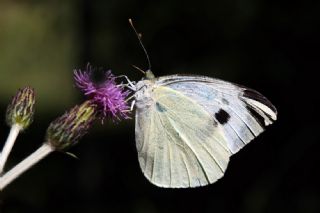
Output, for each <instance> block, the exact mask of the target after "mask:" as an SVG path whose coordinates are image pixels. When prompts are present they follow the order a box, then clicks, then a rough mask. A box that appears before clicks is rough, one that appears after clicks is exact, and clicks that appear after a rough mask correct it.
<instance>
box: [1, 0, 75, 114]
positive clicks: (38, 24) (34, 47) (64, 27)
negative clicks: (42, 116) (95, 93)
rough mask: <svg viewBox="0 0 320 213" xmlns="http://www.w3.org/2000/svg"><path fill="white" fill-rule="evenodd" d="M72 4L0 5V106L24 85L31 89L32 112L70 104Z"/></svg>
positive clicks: (73, 96)
mask: <svg viewBox="0 0 320 213" xmlns="http://www.w3.org/2000/svg"><path fill="white" fill-rule="evenodd" d="M31 2H32V1H31ZM73 6H74V3H73V2H72V1H69V2H63V1H53V2H48V1H34V2H33V3H30V1H26V2H23V1H1V2H0V8H1V13H0V76H1V78H0V103H1V104H6V103H7V102H8V100H9V97H11V96H12V95H13V94H15V92H16V90H17V89H18V88H20V87H23V86H26V85H30V86H31V87H33V88H35V90H36V96H37V111H38V113H41V112H46V111H48V110H53V109H55V110H56V109H57V108H58V109H59V108H60V109H61V108H65V107H66V106H69V105H70V103H72V102H74V100H75V90H74V88H73V82H72V70H73V69H74V68H75V66H76V61H77V57H78V48H77V37H76V30H75V26H76V25H75V21H76V15H77V14H75V12H76V11H74V10H73Z"/></svg>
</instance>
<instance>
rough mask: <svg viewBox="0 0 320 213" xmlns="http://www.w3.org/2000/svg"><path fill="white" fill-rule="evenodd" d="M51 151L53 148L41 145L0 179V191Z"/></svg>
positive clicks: (45, 144)
mask: <svg viewBox="0 0 320 213" xmlns="http://www.w3.org/2000/svg"><path fill="white" fill-rule="evenodd" d="M52 151H54V148H53V147H52V146H51V145H49V144H47V143H44V144H42V146H40V147H39V148H38V149H37V150H36V151H35V152H33V153H32V154H31V155H29V156H28V157H27V158H25V159H24V160H23V161H21V162H20V163H19V164H18V165H16V166H15V167H13V168H12V169H11V170H10V171H8V172H7V173H5V174H4V175H3V176H2V177H0V191H1V190H2V189H4V188H5V187H6V186H7V185H8V184H9V183H11V182H12V181H13V180H14V179H16V178H17V177H19V176H20V175H21V174H22V173H23V172H25V171H26V170H28V169H29V168H31V167H32V166H33V165H34V164H36V163H37V162H39V161H40V160H42V159H43V158H44V157H45V156H47V155H48V154H49V153H51V152H52Z"/></svg>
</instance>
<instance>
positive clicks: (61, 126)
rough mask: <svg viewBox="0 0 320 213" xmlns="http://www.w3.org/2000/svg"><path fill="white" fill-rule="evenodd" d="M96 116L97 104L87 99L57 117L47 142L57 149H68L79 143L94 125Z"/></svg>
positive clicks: (47, 134) (52, 124) (47, 136)
mask: <svg viewBox="0 0 320 213" xmlns="http://www.w3.org/2000/svg"><path fill="white" fill-rule="evenodd" d="M95 117H96V105H94V104H93V103H92V102H90V101H86V102H84V103H83V104H81V105H80V106H75V107H74V108H72V109H71V110H70V111H69V112H66V113H65V114H64V115H62V116H61V117H59V118H57V119H56V120H54V121H53V122H51V124H50V125H49V127H48V129H47V133H46V142H47V143H49V144H50V145H51V146H52V147H54V148H55V149H56V150H66V149H68V148H69V147H71V146H73V145H75V144H76V143H78V141H79V139H80V138H81V137H83V136H84V135H85V134H86V133H87V132H88V130H89V128H90V127H91V126H92V123H93V121H94V119H95Z"/></svg>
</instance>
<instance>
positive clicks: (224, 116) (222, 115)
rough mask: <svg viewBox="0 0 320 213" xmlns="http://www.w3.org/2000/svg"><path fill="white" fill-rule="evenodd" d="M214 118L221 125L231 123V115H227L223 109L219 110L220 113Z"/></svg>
mask: <svg viewBox="0 0 320 213" xmlns="http://www.w3.org/2000/svg"><path fill="white" fill-rule="evenodd" d="M214 117H215V118H216V119H217V121H218V122H219V123H220V124H225V123H227V122H228V121H229V119H230V115H229V113H227V112H226V111H224V110H223V109H219V111H218V112H217V113H215V114H214Z"/></svg>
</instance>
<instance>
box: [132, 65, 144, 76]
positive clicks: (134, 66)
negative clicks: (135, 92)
mask: <svg viewBox="0 0 320 213" xmlns="http://www.w3.org/2000/svg"><path fill="white" fill-rule="evenodd" d="M131 66H132V67H133V68H135V69H137V70H139V71H140V72H142V73H143V74H144V75H145V74H146V72H145V71H144V70H142V69H141V68H139V67H137V66H136V65H133V64H131Z"/></svg>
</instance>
